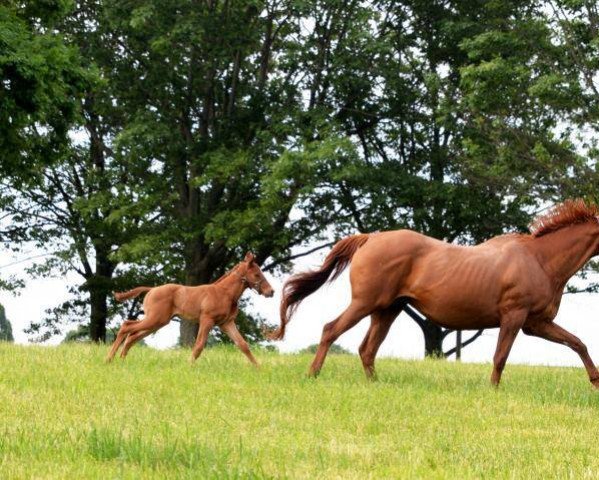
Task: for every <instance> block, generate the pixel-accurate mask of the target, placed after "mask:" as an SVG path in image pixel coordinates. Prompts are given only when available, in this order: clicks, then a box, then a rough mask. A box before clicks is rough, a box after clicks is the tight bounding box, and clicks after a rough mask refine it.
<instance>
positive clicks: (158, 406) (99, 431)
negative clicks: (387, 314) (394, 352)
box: [0, 345, 599, 479]
mask: <svg viewBox="0 0 599 480" xmlns="http://www.w3.org/2000/svg"><path fill="white" fill-rule="evenodd" d="M107 348H108V347H96V346H92V345H68V346H67V345H62V346H60V347H57V348H55V347H45V348H40V347H22V346H12V345H1V346H0V364H2V365H8V366H10V368H5V369H3V371H2V383H1V384H0V415H1V416H2V418H7V419H10V421H6V422H3V424H2V427H0V432H1V435H0V452H1V453H2V459H3V460H2V462H3V463H2V474H3V476H6V477H7V478H48V479H54V478H56V479H59V478H106V477H109V478H113V477H117V478H120V477H125V478H147V479H164V478H214V479H216V478H219V479H220V478H260V479H263V478H344V479H345V478H347V479H364V478H400V479H413V478H443V479H445V478H447V479H450V478H467V479H475V478H485V479H493V478H500V479H503V478H506V477H509V478H556V477H557V478H585V477H594V476H595V473H596V472H598V471H599V458H598V457H597V455H596V454H595V451H596V447H595V445H596V431H597V428H595V427H598V428H599V418H598V417H597V408H598V406H599V397H598V396H597V392H596V391H594V390H593V389H592V387H591V386H590V384H589V382H588V379H587V378H586V374H585V372H584V369H582V368H548V367H531V366H517V365H509V364H508V366H507V368H506V370H505V374H504V377H503V383H502V385H501V386H500V388H499V389H494V388H492V387H491V386H490V385H489V373H490V370H491V366H490V365H487V364H485V365H477V364H464V363H455V362H440V361H435V360H426V361H405V360H397V359H381V360H379V361H378V362H377V370H378V381H375V382H371V381H367V380H366V379H365V378H364V373H363V371H362V368H361V366H360V362H359V359H358V358H357V357H356V356H353V355H352V356H350V355H331V356H330V357H329V358H328V359H327V363H326V365H325V369H324V370H323V372H322V374H321V376H320V377H319V378H318V379H317V380H316V381H315V380H313V379H308V378H306V375H305V374H306V371H307V368H308V366H309V364H310V361H311V360H312V355H279V354H274V353H267V352H257V358H258V361H260V362H261V368H260V369H259V370H257V369H254V368H253V367H252V366H251V365H249V364H248V362H247V360H246V358H245V357H244V356H243V355H242V354H241V353H240V352H239V351H237V350H235V349H232V348H214V349H209V350H207V351H205V352H204V354H203V355H202V357H201V358H200V359H199V361H198V362H197V363H196V364H194V365H193V367H192V368H190V366H189V364H188V359H189V352H188V351H186V350H181V349H176V350H171V351H156V350H153V349H150V348H145V349H135V348H134V349H133V350H132V351H131V352H130V354H129V356H128V357H127V359H126V361H125V362H114V363H113V364H111V365H108V366H107V365H106V364H105V363H104V362H103V359H104V356H105V354H106V350H107ZM554 348H555V351H556V353H557V352H561V351H562V350H561V349H563V348H565V347H562V346H555V347H554ZM32 398H34V399H35V402H32V401H31V399H32ZM57 406H60V408H58V407H57ZM90 413H93V415H90ZM182 419H183V420H182ZM549 439H559V441H549Z"/></svg>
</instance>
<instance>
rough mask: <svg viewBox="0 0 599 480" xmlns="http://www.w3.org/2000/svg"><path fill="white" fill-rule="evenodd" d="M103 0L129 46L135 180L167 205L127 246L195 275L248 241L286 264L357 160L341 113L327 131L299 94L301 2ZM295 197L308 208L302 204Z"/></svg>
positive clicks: (260, 255) (317, 230) (122, 67)
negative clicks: (338, 124)
mask: <svg viewBox="0 0 599 480" xmlns="http://www.w3.org/2000/svg"><path fill="white" fill-rule="evenodd" d="M108 5H109V6H108V8H107V10H106V12H107V18H109V21H110V22H111V23H110V24H111V27H112V28H113V29H114V31H115V35H116V36H117V37H118V38H119V39H120V42H121V48H122V55H120V56H119V58H118V60H117V61H116V65H115V66H114V69H115V72H116V73H115V81H116V82H120V83H121V85H122V91H123V92H124V93H125V95H123V97H122V99H121V100H120V101H122V102H123V105H124V108H126V109H127V110H128V111H129V112H130V115H131V117H130V122H129V123H128V125H127V127H126V129H125V130H124V131H123V132H121V134H120V135H119V137H118V141H117V144H118V153H119V155H120V156H121V157H120V158H122V159H123V160H124V161H125V162H129V163H128V164H129V165H130V167H131V168H132V169H139V170H141V171H145V172H150V174H149V176H146V177H145V182H144V184H143V185H140V188H141V189H147V188H152V191H153V192H154V194H155V196H154V197H153V198H154V199H156V200H158V203H157V204H156V205H157V209H158V211H159V212H160V213H161V214H160V216H159V217H158V218H156V219H155V225H156V229H155V233H154V234H148V235H147V236H145V237H143V238H142V239H141V240H140V241H136V242H131V243H130V245H129V246H128V247H127V248H125V249H124V251H123V253H122V258H124V259H127V260H128V261H132V262H138V261H140V260H141V259H142V258H144V257H146V256H148V255H152V258H153V259H155V261H157V262H159V263H162V264H169V265H171V264H174V265H178V266H181V267H182V270H183V271H184V276H183V281H184V282H185V283H186V284H189V285H196V284H199V283H206V282H209V281H211V280H212V279H214V278H215V277H217V276H218V275H220V274H222V273H223V271H224V270H225V269H226V268H227V267H228V266H230V265H231V264H232V263H234V262H235V261H236V260H237V259H239V258H241V255H242V252H243V250H245V249H247V248H251V249H252V250H253V251H254V252H255V253H256V256H257V259H258V262H259V263H263V262H264V261H265V260H266V259H267V258H270V259H271V262H270V267H272V268H274V267H275V266H281V265H284V264H285V262H286V261H287V260H288V259H289V258H291V252H290V249H291V248H292V247H295V246H299V245H302V244H303V243H305V242H306V241H307V240H309V239H310V240H316V239H318V238H319V236H321V235H322V234H323V232H324V231H325V229H326V227H327V225H330V224H331V223H332V222H333V219H334V220H335V221H338V222H341V221H342V219H343V213H341V212H339V211H338V210H337V209H336V208H335V206H334V204H333V201H332V198H331V196H330V193H329V192H330V189H329V187H328V185H327V182H330V181H331V180H332V178H333V176H334V174H335V172H338V171H340V170H341V169H342V168H343V167H344V166H345V165H347V164H349V163H350V162H351V160H352V150H353V148H352V146H351V144H350V143H349V142H347V141H345V140H344V139H342V138H340V135H339V134H338V132H337V131H336V130H335V127H334V125H333V126H329V127H327V128H324V127H322V126H320V128H319V129H318V130H319V131H320V132H322V133H321V134H320V135H318V134H316V133H315V131H314V130H312V129H311V128H310V127H312V126H313V125H317V123H316V121H315V120H312V119H311V118H310V115H312V114H313V112H314V111H315V109H316V106H315V105H307V106H306V105H303V103H302V101H301V95H302V90H303V85H302V84H301V81H300V80H299V79H298V78H299V75H300V74H301V72H299V71H298V69H297V66H296V65H295V64H294V63H293V62H294V59H293V56H294V55H295V54H294V53H293V52H294V51H295V49H300V48H302V45H301V43H300V41H298V40H297V39H296V37H297V36H298V35H299V36H300V37H301V24H300V20H301V18H302V10H301V7H294V6H293V5H292V4H289V3H287V2H277V1H269V2H264V3H262V4H260V7H259V8H257V4H255V3H254V2H237V3H229V2H218V1H210V2H206V3H202V4H200V3H197V2H192V1H179V2H177V3H176V5H175V6H172V7H171V8H169V9H168V10H164V9H162V8H161V5H162V4H161V2H159V1H148V2H145V3H144V5H143V6H141V7H134V6H132V5H131V4H127V3H122V2H118V3H116V2H114V3H109V4H108ZM300 40H301V38H300ZM288 57H289V58H288ZM298 208H299V209H301V210H302V211H303V213H304V215H301V216H297V215H293V212H294V209H296V210H297V209H298ZM332 212H333V213H332ZM165 245H169V246H170V248H168V249H165V248H164V246H165ZM326 245H328V242H327V243H326ZM311 250H312V251H313V250H314V249H311ZM300 254H301V253H300ZM160 255H162V256H160ZM298 255H299V254H295V256H298ZM194 327H195V328H197V326H195V325H194V324H190V323H188V322H185V321H182V322H181V342H182V343H183V344H184V345H189V344H190V343H192V342H193V341H194V339H195V328H194Z"/></svg>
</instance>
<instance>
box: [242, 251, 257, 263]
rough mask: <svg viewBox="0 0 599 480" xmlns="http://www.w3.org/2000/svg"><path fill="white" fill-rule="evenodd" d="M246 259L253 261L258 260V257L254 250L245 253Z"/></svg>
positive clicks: (249, 261)
mask: <svg viewBox="0 0 599 480" xmlns="http://www.w3.org/2000/svg"><path fill="white" fill-rule="evenodd" d="M244 260H245V261H246V262H248V263H252V262H253V261H254V260H256V257H255V256H254V254H253V253H252V252H248V253H246V254H245V258H244Z"/></svg>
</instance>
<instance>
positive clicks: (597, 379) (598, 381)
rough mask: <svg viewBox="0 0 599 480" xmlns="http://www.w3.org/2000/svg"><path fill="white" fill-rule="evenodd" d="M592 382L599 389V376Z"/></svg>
mask: <svg viewBox="0 0 599 480" xmlns="http://www.w3.org/2000/svg"><path fill="white" fill-rule="evenodd" d="M591 383H592V384H593V387H595V388H596V389H598V390H599V378H595V379H593V380H591Z"/></svg>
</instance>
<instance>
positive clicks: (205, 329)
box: [190, 315, 214, 363]
mask: <svg viewBox="0 0 599 480" xmlns="http://www.w3.org/2000/svg"><path fill="white" fill-rule="evenodd" d="M213 326H214V319H213V318H212V317H209V316H207V315H204V316H202V318H200V329H199V330H198V336H197V337H196V343H195V345H194V346H193V350H192V351H191V360H190V362H191V363H193V362H194V361H195V360H196V359H197V358H198V357H199V356H200V354H201V353H202V350H204V347H205V346H206V341H207V340H208V334H209V333H210V330H211V329H212V327H213Z"/></svg>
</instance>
